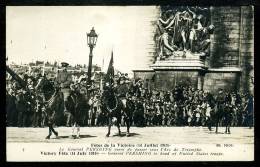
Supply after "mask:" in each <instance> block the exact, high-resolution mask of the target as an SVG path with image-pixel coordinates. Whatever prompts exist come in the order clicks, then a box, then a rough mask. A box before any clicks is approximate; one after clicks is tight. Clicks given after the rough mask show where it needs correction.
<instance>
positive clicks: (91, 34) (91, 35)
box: [87, 27, 98, 86]
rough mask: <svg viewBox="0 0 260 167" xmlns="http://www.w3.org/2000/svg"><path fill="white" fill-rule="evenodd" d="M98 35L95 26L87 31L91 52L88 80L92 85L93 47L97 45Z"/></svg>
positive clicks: (88, 83)
mask: <svg viewBox="0 0 260 167" xmlns="http://www.w3.org/2000/svg"><path fill="white" fill-rule="evenodd" d="M97 38H98V35H97V34H96V32H95V29H94V27H93V28H92V29H91V30H90V32H89V33H87V43H88V46H89V49H90V52H89V61H88V80H87V85H88V86H90V85H91V71H92V58H93V53H92V51H93V48H94V47H95V46H96V43H97Z"/></svg>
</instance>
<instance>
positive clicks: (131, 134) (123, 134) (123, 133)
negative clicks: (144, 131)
mask: <svg viewBox="0 0 260 167" xmlns="http://www.w3.org/2000/svg"><path fill="white" fill-rule="evenodd" d="M138 135H140V134H138V133H129V135H128V136H127V137H132V136H138ZM114 136H119V137H124V136H126V132H121V134H120V135H119V134H118V133H117V134H115V135H113V137H114Z"/></svg>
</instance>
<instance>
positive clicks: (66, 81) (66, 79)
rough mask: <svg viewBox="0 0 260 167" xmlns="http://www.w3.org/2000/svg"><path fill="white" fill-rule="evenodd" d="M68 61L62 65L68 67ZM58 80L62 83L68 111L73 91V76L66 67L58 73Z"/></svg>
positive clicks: (65, 109) (65, 107)
mask: <svg viewBox="0 0 260 167" xmlns="http://www.w3.org/2000/svg"><path fill="white" fill-rule="evenodd" d="M67 66H68V63H62V67H65V68H66V67H67ZM57 82H58V83H59V84H60V87H61V92H62V93H63V97H64V111H68V104H67V103H68V98H69V96H70V93H71V89H70V84H71V83H72V76H71V75H69V73H68V72H67V70H66V69H64V70H63V71H61V72H59V73H58V76H57Z"/></svg>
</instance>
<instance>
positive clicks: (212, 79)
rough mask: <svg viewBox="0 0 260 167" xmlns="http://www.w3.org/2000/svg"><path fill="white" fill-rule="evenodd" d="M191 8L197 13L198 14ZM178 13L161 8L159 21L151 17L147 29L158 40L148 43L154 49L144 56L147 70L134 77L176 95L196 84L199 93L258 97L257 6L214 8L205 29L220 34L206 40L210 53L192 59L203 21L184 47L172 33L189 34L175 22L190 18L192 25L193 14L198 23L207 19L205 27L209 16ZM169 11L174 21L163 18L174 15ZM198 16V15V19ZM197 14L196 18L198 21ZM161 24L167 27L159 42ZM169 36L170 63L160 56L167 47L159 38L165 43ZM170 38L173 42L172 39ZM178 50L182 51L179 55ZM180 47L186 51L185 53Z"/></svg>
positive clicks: (141, 70) (197, 55)
mask: <svg viewBox="0 0 260 167" xmlns="http://www.w3.org/2000/svg"><path fill="white" fill-rule="evenodd" d="M190 9H193V11H192V10H190ZM178 10H179V9H174V8H172V9H171V10H166V9H165V7H157V8H156V9H155V11H154V12H155V14H154V17H151V16H149V17H148V18H147V24H146V25H147V26H148V27H149V28H147V29H149V31H150V35H151V37H150V38H151V39H152V40H150V41H151V42H149V43H148V44H147V45H149V46H150V47H147V55H142V56H143V59H146V62H149V63H146V64H145V65H144V66H143V67H140V68H138V69H134V70H133V72H134V77H135V78H141V79H143V80H144V82H145V85H146V86H148V87H150V88H155V89H159V90H170V89H172V88H174V87H175V86H176V85H191V86H193V87H195V88H198V89H203V90H206V91H211V92H216V91H218V90H219V89H220V88H221V89H224V90H227V91H242V92H251V93H252V94H253V91H254V85H253V79H254V8H253V6H240V7H239V6H237V7H227V6H225V7H208V9H207V12H208V14H207V15H206V17H205V18H206V19H207V21H206V22H207V23H205V27H206V26H209V25H214V31H213V32H212V33H211V34H210V35H209V37H208V38H209V39H207V40H205V41H210V45H209V46H208V50H207V51H206V50H203V51H201V52H199V53H197V52H196V51H195V52H192V51H191V54H190V55H188V54H187V52H186V48H185V47H186V46H187V49H188V50H192V43H191V42H190V41H191V39H192V37H191V35H190V34H191V33H190V32H191V31H192V30H194V29H195V30H196V31H197V30H199V28H198V27H199V26H200V23H199V24H198V21H197V20H198V19H197V20H196V25H195V26H194V27H195V28H193V27H192V26H191V27H192V28H191V30H188V31H186V32H187V33H189V35H186V37H185V38H187V39H190V41H189V42H187V43H184V42H182V41H181V42H179V43H178V42H176V41H178V40H175V41H174V39H173V38H175V37H176V34H175V37H174V36H173V35H172V34H171V32H173V34H174V32H178V31H183V29H184V28H179V29H181V30H179V29H178V27H177V28H176V27H173V25H175V24H176V23H174V22H176V20H174V19H176V18H178V17H180V16H181V17H183V18H184V17H186V18H187V20H188V19H189V18H188V16H189V15H188V14H187V16H186V15H185V14H186V13H189V11H191V12H190V13H192V14H193V15H195V16H194V18H196V17H198V16H200V15H202V16H201V17H198V18H199V21H200V22H203V20H202V19H201V18H203V14H200V13H199V12H198V8H192V7H190V8H187V9H186V8H185V9H180V10H179V11H178ZM167 11H175V15H174V17H173V16H172V17H171V16H168V18H169V19H168V20H167V17H166V19H163V15H164V14H165V15H167V14H168V13H169V12H168V13H167ZM176 11H177V12H176ZM186 11H188V12H186ZM194 11H196V12H197V13H196V14H194ZM178 12H179V13H184V15H183V16H182V15H180V14H179V13H178ZM185 12H186V13H185ZM192 14H190V15H191V16H192ZM200 19H201V20H200ZM171 20H172V21H171ZM190 20H192V19H190ZM194 20H195V19H194ZM160 21H161V23H163V24H162V25H163V26H164V29H165V30H166V32H162V33H161V36H160V37H159V38H157V39H156V34H157V31H158V24H157V23H158V22H160ZM170 22H172V23H170ZM193 22H194V21H193V20H192V21H190V24H192V25H194V23H193ZM148 23H149V24H148ZM201 25H203V23H201ZM172 29H173V30H172ZM165 34H166V35H165ZM180 34H181V33H180ZM182 34H185V33H182ZM165 36H166V37H167V40H166V41H172V42H169V46H170V48H168V49H169V50H171V51H172V52H171V53H170V54H169V55H170V56H168V57H167V58H166V59H164V58H163V57H160V53H159V52H160V51H158V49H159V50H160V47H161V45H162V44H161V45H160V44H158V39H159V40H162V39H163V38H164V37H165ZM170 37H173V38H172V39H170ZM165 39H166V38H165ZM179 39H181V37H180V38H179ZM198 42H200V41H198ZM162 43H163V45H164V46H166V47H167V45H168V43H167V42H166V43H165V41H163V40H162ZM182 43H183V44H182ZM189 43H190V44H189ZM181 44H182V45H181ZM188 44H189V45H190V46H188ZM159 45H160V46H159ZM151 46H152V47H151ZM174 47H176V48H177V49H175V50H174ZM178 47H179V48H180V47H181V49H179V48H178ZM179 50H182V51H179ZM162 52H163V51H162V50H161V53H162ZM179 52H180V53H186V55H184V56H178V55H177V54H176V53H179ZM204 53H206V54H204ZM163 54H166V53H162V55H163ZM163 56H164V55H163ZM158 57H159V58H158Z"/></svg>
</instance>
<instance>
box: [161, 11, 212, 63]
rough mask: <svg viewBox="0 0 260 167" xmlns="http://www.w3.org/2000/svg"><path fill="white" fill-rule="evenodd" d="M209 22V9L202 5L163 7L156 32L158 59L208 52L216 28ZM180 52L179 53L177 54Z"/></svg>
mask: <svg viewBox="0 0 260 167" xmlns="http://www.w3.org/2000/svg"><path fill="white" fill-rule="evenodd" d="M208 23H209V9H208V8H200V7H178V8H174V7H173V9H168V10H165V9H162V13H161V16H160V18H159V19H158V29H159V31H158V33H157V34H156V36H157V38H156V44H157V45H156V46H157V55H158V57H157V60H158V59H159V60H164V59H167V58H169V57H170V56H176V55H180V53H179V52H183V53H182V54H181V55H184V56H185V54H186V52H190V54H189V55H191V54H195V53H196V54H197V53H199V54H203V55H205V54H207V50H208V48H209V44H210V34H211V33H212V32H213V30H214V26H213V25H208ZM175 52H176V53H175ZM177 52H178V54H177Z"/></svg>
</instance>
